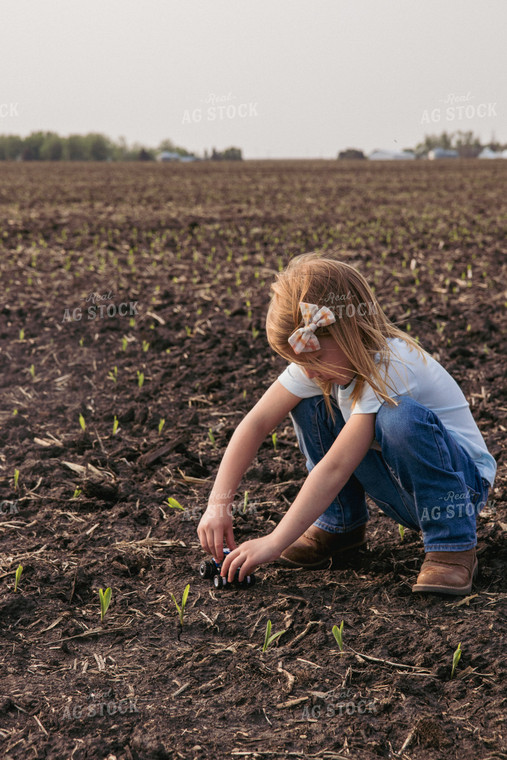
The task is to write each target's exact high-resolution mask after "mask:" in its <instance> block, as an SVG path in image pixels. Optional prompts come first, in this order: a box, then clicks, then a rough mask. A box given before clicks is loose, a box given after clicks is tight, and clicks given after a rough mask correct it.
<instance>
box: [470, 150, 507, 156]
mask: <svg viewBox="0 0 507 760" xmlns="http://www.w3.org/2000/svg"><path fill="white" fill-rule="evenodd" d="M477 158H507V150H504V151H498V152H497V151H495V150H491V148H483V149H482V150H481V152H480V153H479V155H478V156H477Z"/></svg>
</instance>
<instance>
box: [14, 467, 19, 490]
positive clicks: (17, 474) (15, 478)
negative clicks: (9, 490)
mask: <svg viewBox="0 0 507 760" xmlns="http://www.w3.org/2000/svg"><path fill="white" fill-rule="evenodd" d="M18 480H19V470H14V490H15V491H17V490H18Z"/></svg>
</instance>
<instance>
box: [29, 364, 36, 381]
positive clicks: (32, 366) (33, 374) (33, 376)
mask: <svg viewBox="0 0 507 760" xmlns="http://www.w3.org/2000/svg"><path fill="white" fill-rule="evenodd" d="M28 371H29V372H30V374H31V376H32V380H35V364H31V365H30V369H29V370H28Z"/></svg>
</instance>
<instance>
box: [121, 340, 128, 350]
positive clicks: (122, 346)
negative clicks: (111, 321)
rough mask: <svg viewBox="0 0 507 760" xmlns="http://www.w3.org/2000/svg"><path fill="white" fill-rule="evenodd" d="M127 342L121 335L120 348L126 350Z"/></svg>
mask: <svg viewBox="0 0 507 760" xmlns="http://www.w3.org/2000/svg"><path fill="white" fill-rule="evenodd" d="M127 343H128V340H127V339H126V338H125V337H123V338H122V339H121V350H122V351H126V350H127Z"/></svg>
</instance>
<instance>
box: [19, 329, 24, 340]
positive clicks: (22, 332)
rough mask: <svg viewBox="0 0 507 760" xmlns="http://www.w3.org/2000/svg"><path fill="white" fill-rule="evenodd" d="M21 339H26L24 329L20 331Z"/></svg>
mask: <svg viewBox="0 0 507 760" xmlns="http://www.w3.org/2000/svg"><path fill="white" fill-rule="evenodd" d="M19 339H20V340H24V339H25V331H24V330H23V328H21V330H20V331H19Z"/></svg>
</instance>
